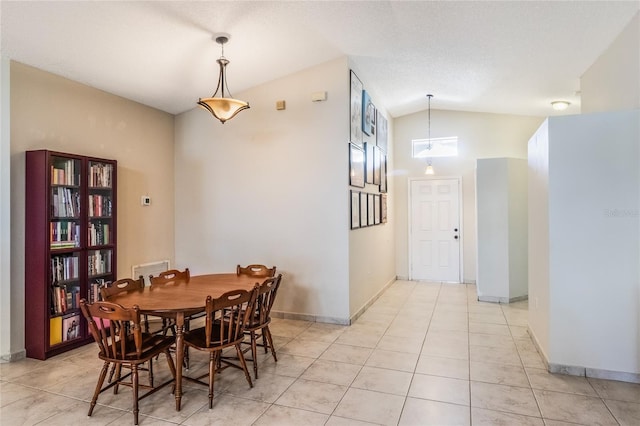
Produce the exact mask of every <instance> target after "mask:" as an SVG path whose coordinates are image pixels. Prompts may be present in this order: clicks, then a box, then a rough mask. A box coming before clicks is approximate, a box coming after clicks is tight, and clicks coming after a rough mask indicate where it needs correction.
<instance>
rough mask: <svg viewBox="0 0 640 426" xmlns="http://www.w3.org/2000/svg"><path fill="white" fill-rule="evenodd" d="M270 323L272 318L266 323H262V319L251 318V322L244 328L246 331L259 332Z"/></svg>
mask: <svg viewBox="0 0 640 426" xmlns="http://www.w3.org/2000/svg"><path fill="white" fill-rule="evenodd" d="M270 323H271V318H269V319H267V320H266V321H264V322H260V317H254V318H251V322H250V323H249V324H247V325H246V326H245V327H244V329H245V330H246V331H257V330H260V329H261V328H264V327H266V326H267V325H269V324H270Z"/></svg>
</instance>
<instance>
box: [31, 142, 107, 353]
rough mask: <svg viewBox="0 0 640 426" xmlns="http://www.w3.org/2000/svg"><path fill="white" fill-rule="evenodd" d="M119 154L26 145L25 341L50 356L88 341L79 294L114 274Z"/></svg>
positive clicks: (92, 294) (92, 292) (93, 291)
mask: <svg viewBox="0 0 640 426" xmlns="http://www.w3.org/2000/svg"><path fill="white" fill-rule="evenodd" d="M116 172H117V162H116V161H115V160H105V159H100V158H93V157H86V156H81V155H75V154H66V153H61V152H53V151H48V150H37V151H27V153H26V217H25V346H26V351H27V356H28V357H29V358H36V359H47V358H49V357H51V356H54V355H57V354H60V353H63V352H66V351H68V350H71V349H73V348H76V347H78V346H81V345H84V344H86V343H89V342H91V341H92V338H91V336H90V334H89V332H88V329H87V324H86V321H85V320H84V318H83V317H82V315H80V311H79V306H80V305H79V303H80V299H83V298H85V299H87V300H90V301H95V300H98V298H99V295H100V287H101V286H103V285H105V284H107V283H108V282H110V281H113V280H115V279H116V248H117V245H116V188H117V186H116V174H117V173H116Z"/></svg>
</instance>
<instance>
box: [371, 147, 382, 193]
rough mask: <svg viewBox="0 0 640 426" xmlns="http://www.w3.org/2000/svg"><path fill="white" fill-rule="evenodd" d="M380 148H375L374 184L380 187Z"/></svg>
mask: <svg viewBox="0 0 640 426" xmlns="http://www.w3.org/2000/svg"><path fill="white" fill-rule="evenodd" d="M380 155H381V151H380V148H378V147H377V146H374V147H373V184H374V185H380Z"/></svg>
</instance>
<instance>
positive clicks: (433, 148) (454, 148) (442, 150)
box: [411, 136, 458, 158]
mask: <svg viewBox="0 0 640 426" xmlns="http://www.w3.org/2000/svg"><path fill="white" fill-rule="evenodd" d="M411 149H412V151H411V155H412V157H413V158H428V157H456V156H457V155H458V137H457V136H449V137H446V138H431V139H430V140H429V139H413V140H411Z"/></svg>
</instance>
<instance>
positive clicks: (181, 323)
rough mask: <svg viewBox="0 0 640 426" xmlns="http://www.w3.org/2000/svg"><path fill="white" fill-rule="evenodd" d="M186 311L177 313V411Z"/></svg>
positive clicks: (179, 396) (178, 408) (180, 390)
mask: <svg viewBox="0 0 640 426" xmlns="http://www.w3.org/2000/svg"><path fill="white" fill-rule="evenodd" d="M183 331H184V312H178V314H177V315H176V411H180V401H181V400H182V363H183V361H184V334H183Z"/></svg>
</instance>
